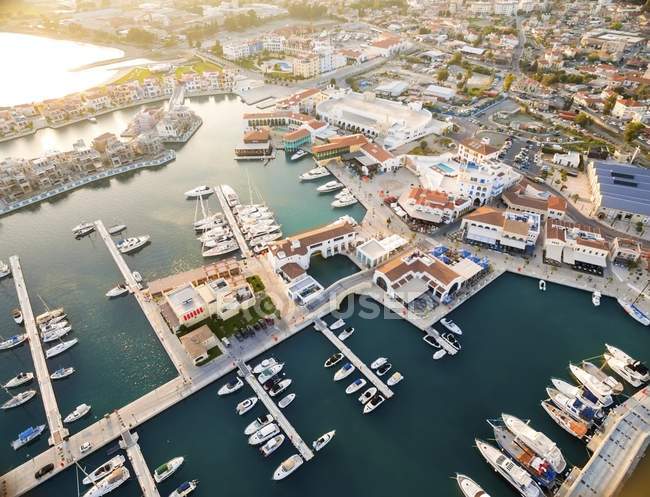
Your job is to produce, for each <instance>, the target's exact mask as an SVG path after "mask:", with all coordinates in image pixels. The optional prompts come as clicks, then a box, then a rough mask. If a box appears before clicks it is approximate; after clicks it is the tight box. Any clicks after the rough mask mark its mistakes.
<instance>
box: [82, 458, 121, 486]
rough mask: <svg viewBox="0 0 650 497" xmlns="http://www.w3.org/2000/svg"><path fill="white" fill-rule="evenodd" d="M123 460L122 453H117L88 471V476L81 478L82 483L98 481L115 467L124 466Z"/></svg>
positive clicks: (88, 483)
mask: <svg viewBox="0 0 650 497" xmlns="http://www.w3.org/2000/svg"><path fill="white" fill-rule="evenodd" d="M125 462H126V459H125V458H124V456H123V455H121V454H120V455H117V456H115V457H114V458H112V459H110V460H109V461H106V462H105V463H104V464H102V465H101V466H99V467H98V468H96V469H94V470H93V471H91V472H90V473H88V476H86V477H85V478H84V479H83V480H81V482H82V483H83V484H84V485H90V484H91V483H95V482H96V481H99V480H101V479H102V478H104V477H105V476H107V475H109V474H110V473H112V472H113V471H114V470H116V469H117V468H121V467H122V466H124V463H125Z"/></svg>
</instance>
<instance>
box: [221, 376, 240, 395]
mask: <svg viewBox="0 0 650 497" xmlns="http://www.w3.org/2000/svg"><path fill="white" fill-rule="evenodd" d="M243 386H244V382H243V381H242V379H241V378H235V379H234V380H231V381H229V382H228V383H226V384H224V385H223V386H222V387H221V388H220V389H219V390H218V391H217V395H219V396H221V397H223V396H224V395H228V394H230V393H233V392H236V391H237V390H239V389H240V388H241V387H243Z"/></svg>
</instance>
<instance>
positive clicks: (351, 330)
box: [338, 326, 354, 341]
mask: <svg viewBox="0 0 650 497" xmlns="http://www.w3.org/2000/svg"><path fill="white" fill-rule="evenodd" d="M352 333H354V328H353V327H352V326H348V327H346V328H345V329H344V330H343V331H342V332H341V333H339V335H338V339H339V340H341V341H344V340H346V339H347V338H348V337H350V335H352Z"/></svg>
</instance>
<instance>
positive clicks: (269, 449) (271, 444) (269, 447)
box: [260, 433, 285, 457]
mask: <svg viewBox="0 0 650 497" xmlns="http://www.w3.org/2000/svg"><path fill="white" fill-rule="evenodd" d="M284 438H285V437H284V435H283V434H282V433H280V434H279V435H276V436H274V437H273V438H270V439H268V440H267V441H266V442H265V443H264V445H262V446H261V447H260V452H261V453H262V455H263V456H264V457H268V456H270V455H271V454H273V453H274V452H275V451H276V450H278V449H279V448H280V446H281V445H282V443H283V442H284Z"/></svg>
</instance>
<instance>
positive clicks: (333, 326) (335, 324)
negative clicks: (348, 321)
mask: <svg viewBox="0 0 650 497" xmlns="http://www.w3.org/2000/svg"><path fill="white" fill-rule="evenodd" d="M343 326H345V321H343V320H342V319H339V320H337V321H334V322H333V323H332V324H331V325H330V330H332V331H336V330H338V329H339V328H342V327H343Z"/></svg>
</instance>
